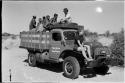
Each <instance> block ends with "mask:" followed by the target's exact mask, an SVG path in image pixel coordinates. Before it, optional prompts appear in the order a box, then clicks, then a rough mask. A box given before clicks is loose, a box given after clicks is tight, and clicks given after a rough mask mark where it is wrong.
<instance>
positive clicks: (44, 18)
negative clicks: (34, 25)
mask: <svg viewBox="0 0 125 83" xmlns="http://www.w3.org/2000/svg"><path fill="white" fill-rule="evenodd" d="M42 24H43V28H45V27H46V17H45V16H43V20H42Z"/></svg>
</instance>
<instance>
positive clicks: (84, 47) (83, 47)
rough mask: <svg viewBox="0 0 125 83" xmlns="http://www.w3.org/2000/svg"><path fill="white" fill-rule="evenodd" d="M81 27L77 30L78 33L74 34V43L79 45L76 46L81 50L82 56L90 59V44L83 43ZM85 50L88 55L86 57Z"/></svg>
mask: <svg viewBox="0 0 125 83" xmlns="http://www.w3.org/2000/svg"><path fill="white" fill-rule="evenodd" d="M83 32H84V31H83V29H80V30H79V32H78V35H77V36H76V38H75V39H76V44H77V45H78V46H79V47H78V48H77V50H78V51H82V54H83V56H84V57H85V59H86V60H87V61H92V60H93V59H92V56H91V53H90V46H89V45H84V40H85V37H84V36H83ZM86 51H87V52H88V55H89V57H87V54H86Z"/></svg>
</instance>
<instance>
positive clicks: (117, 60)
mask: <svg viewBox="0 0 125 83" xmlns="http://www.w3.org/2000/svg"><path fill="white" fill-rule="evenodd" d="M113 36H114V41H113V44H112V45H111V47H110V48H111V51H112V53H111V60H110V64H111V65H113V66H117V65H121V66H123V65H124V30H123V29H122V30H121V32H119V33H115V34H113Z"/></svg>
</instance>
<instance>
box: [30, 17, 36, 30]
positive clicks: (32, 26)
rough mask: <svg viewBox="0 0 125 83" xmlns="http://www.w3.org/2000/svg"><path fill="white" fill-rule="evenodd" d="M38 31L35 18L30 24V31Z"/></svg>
mask: <svg viewBox="0 0 125 83" xmlns="http://www.w3.org/2000/svg"><path fill="white" fill-rule="evenodd" d="M32 29H36V16H33V18H32V20H31V22H30V24H29V30H32Z"/></svg>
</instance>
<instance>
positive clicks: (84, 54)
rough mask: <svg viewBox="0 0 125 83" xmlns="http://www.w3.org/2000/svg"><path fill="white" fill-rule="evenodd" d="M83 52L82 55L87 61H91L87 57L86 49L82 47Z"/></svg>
mask: <svg viewBox="0 0 125 83" xmlns="http://www.w3.org/2000/svg"><path fill="white" fill-rule="evenodd" d="M81 51H82V54H83V56H84V57H85V59H86V60H87V61H90V60H89V58H88V57H87V56H86V53H85V49H84V48H83V47H81Z"/></svg>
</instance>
